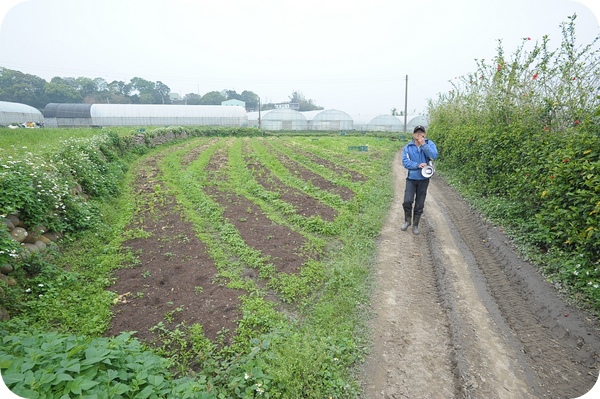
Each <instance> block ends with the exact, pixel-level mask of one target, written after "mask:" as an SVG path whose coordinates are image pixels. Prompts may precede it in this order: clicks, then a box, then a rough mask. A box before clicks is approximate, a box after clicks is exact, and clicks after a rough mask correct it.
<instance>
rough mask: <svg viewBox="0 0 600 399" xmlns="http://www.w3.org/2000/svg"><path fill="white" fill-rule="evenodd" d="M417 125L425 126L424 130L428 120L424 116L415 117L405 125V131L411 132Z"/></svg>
mask: <svg viewBox="0 0 600 399" xmlns="http://www.w3.org/2000/svg"><path fill="white" fill-rule="evenodd" d="M417 125H421V126H425V128H427V126H429V120H428V119H427V117H426V116H425V115H419V116H415V117H414V118H412V119H410V120H409V121H408V123H407V124H406V130H407V131H409V132H412V131H413V129H414V128H415V126H417Z"/></svg>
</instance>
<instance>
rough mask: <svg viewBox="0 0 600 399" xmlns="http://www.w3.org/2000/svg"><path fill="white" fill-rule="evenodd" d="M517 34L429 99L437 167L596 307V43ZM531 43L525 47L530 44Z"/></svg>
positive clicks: (599, 201) (599, 107)
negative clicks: (510, 52)
mask: <svg viewBox="0 0 600 399" xmlns="http://www.w3.org/2000/svg"><path fill="white" fill-rule="evenodd" d="M575 19H576V16H572V17H570V18H569V22H568V23H565V24H563V25H562V31H563V42H562V44H561V45H560V47H559V48H558V49H555V50H553V51H551V50H550V49H549V48H548V43H549V40H548V38H547V37H544V39H543V41H542V43H541V44H538V43H536V44H534V45H532V46H531V44H530V41H529V39H528V38H525V39H524V40H523V43H522V45H521V47H519V48H518V49H517V51H516V52H515V54H514V56H513V57H512V58H511V59H507V57H506V56H505V54H504V51H503V49H502V47H499V48H498V55H497V57H496V58H495V60H494V64H493V65H486V64H485V63H484V62H483V61H481V62H479V63H478V70H477V72H475V73H473V74H470V75H467V76H466V77H463V78H461V79H460V83H459V84H456V85H455V90H454V91H452V92H451V93H450V94H448V95H444V96H440V98H439V100H438V101H437V102H436V103H431V104H430V113H431V126H430V129H429V132H428V135H429V137H430V138H432V139H433V140H434V141H435V142H436V144H437V145H438V148H439V150H440V153H441V156H440V160H439V162H438V163H437V166H438V168H439V170H440V171H441V172H442V173H444V174H445V175H447V176H448V178H449V179H450V180H451V181H452V182H453V183H454V184H455V185H456V186H457V187H460V188H461V189H462V190H463V192H464V193H465V194H466V195H467V196H469V197H471V198H476V199H474V201H475V202H476V203H477V204H479V206H481V207H482V208H483V209H484V210H485V211H486V212H487V213H488V214H489V215H490V216H491V217H492V218H494V219H495V220H498V221H499V222H500V223H502V224H503V225H504V226H505V227H507V228H508V229H509V230H510V231H513V234H514V235H516V236H517V237H520V238H519V241H520V242H522V243H524V244H525V245H529V246H534V247H535V248H537V252H538V253H539V255H533V252H532V251H531V250H528V252H529V256H532V257H534V258H536V259H537V261H538V262H539V263H540V265H541V266H542V268H543V270H544V271H545V272H546V273H547V275H548V276H549V277H551V278H552V279H553V280H554V281H556V282H559V283H562V284H564V285H565V286H567V287H568V288H569V289H570V291H571V292H572V293H573V295H574V296H576V297H578V298H579V299H580V300H581V301H582V302H587V303H588V304H589V305H591V306H592V307H594V308H595V309H596V310H600V290H599V289H598V287H599V286H600V279H599V277H600V274H599V273H598V271H597V270H598V268H599V266H600V258H598V254H599V253H600V225H599V223H600V222H599V220H600V218H599V217H598V212H600V195H599V187H600V176H599V173H598V172H599V170H600V134H599V132H600V125H599V122H600V119H599V118H598V116H599V111H600V87H598V85H597V83H596V82H597V80H598V78H599V77H600V75H599V74H600V69H599V68H598V66H599V65H600V50H599V49H598V48H597V46H596V42H597V39H596V40H595V41H594V42H593V43H591V44H589V45H586V46H582V47H577V43H576V40H575V34H574V32H575ZM530 46H531V47H530Z"/></svg>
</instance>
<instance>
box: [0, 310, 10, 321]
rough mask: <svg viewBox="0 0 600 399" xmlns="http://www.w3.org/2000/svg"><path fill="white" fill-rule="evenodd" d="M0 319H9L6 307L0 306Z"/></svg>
mask: <svg viewBox="0 0 600 399" xmlns="http://www.w3.org/2000/svg"><path fill="white" fill-rule="evenodd" d="M0 320H1V321H6V320H10V315H9V314H8V311H7V310H6V309H4V308H3V307H0Z"/></svg>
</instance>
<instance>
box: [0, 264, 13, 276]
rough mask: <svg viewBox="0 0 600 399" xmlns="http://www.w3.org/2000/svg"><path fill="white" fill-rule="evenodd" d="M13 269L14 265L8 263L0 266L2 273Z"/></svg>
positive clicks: (7, 272)
mask: <svg viewBox="0 0 600 399" xmlns="http://www.w3.org/2000/svg"><path fill="white" fill-rule="evenodd" d="M12 271H13V267H12V265H8V264H6V265H2V266H0V273H2V274H9V273H10V272H12Z"/></svg>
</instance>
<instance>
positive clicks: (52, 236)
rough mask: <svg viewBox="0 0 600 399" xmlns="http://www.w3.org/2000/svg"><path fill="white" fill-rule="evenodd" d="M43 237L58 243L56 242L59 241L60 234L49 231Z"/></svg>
mask: <svg viewBox="0 0 600 399" xmlns="http://www.w3.org/2000/svg"><path fill="white" fill-rule="evenodd" d="M42 237H46V238H47V239H49V240H50V241H56V240H58V239H59V235H58V233H55V232H52V231H49V232H47V233H44V234H42Z"/></svg>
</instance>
